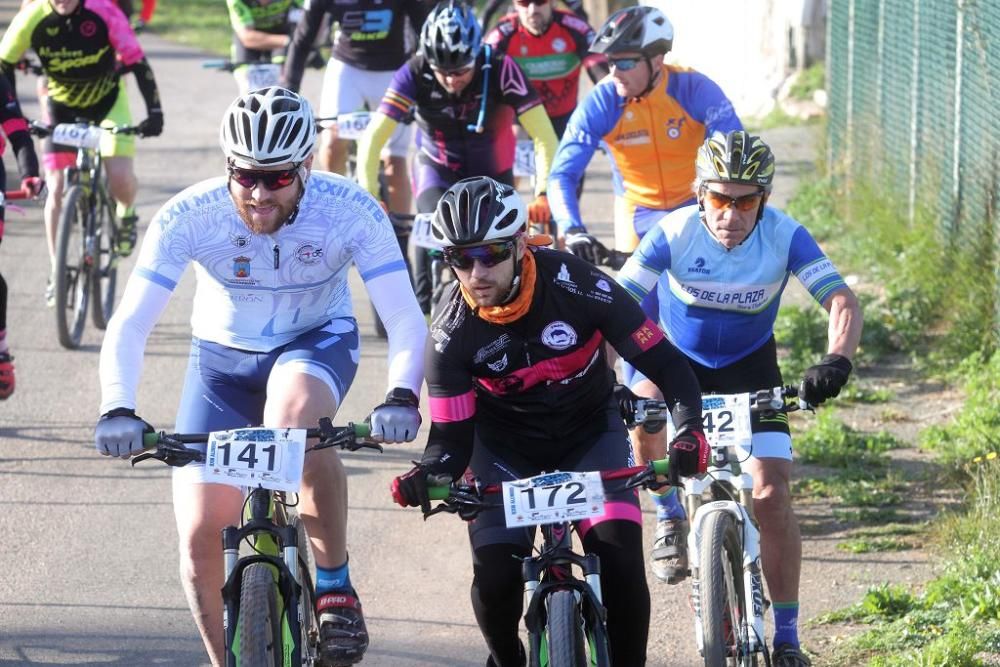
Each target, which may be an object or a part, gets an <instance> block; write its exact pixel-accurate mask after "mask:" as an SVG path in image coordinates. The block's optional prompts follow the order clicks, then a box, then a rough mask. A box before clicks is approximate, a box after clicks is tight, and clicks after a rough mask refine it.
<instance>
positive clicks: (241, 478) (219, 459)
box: [205, 428, 306, 492]
mask: <svg viewBox="0 0 1000 667" xmlns="http://www.w3.org/2000/svg"><path fill="white" fill-rule="evenodd" d="M305 450H306V431H305V429H301V428H239V429H233V430H232V431H215V432H213V433H211V434H209V437H208V450H207V451H206V452H205V478H206V481H209V482H217V483H219V484H228V485H230V486H241V487H242V486H249V487H255V486H262V487H264V488H265V489H274V490H278V491H289V492H294V491H298V490H299V486H300V485H301V483H302V466H303V463H304V458H303V457H304V455H305Z"/></svg>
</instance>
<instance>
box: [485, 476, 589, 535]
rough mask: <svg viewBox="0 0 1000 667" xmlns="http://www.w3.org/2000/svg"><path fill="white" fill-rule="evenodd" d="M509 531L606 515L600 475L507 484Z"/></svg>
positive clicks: (505, 506) (504, 492)
mask: <svg viewBox="0 0 1000 667" xmlns="http://www.w3.org/2000/svg"><path fill="white" fill-rule="evenodd" d="M502 486H503V507H504V518H505V519H506V522H507V527H508V528H516V527H519V526H538V525H541V524H546V523H557V522H560V521H579V520H581V519H588V518H590V517H594V516H602V515H603V514H604V483H603V482H602V481H601V473H599V472H553V473H545V474H542V475H536V476H535V477H529V478H527V479H519V480H516V481H513V482H504V483H503V485H502Z"/></svg>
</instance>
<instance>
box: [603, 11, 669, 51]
mask: <svg viewBox="0 0 1000 667" xmlns="http://www.w3.org/2000/svg"><path fill="white" fill-rule="evenodd" d="M673 45H674V26H673V25H671V23H670V20H669V19H668V18H667V17H666V16H665V15H664V14H663V12H661V11H660V10H659V9H656V8H655V7H647V6H644V5H639V6H635V7H626V8H625V9H620V10H618V11H617V12H615V13H614V14H612V15H611V16H609V17H608V20H607V21H605V22H604V25H602V26H601V27H600V29H599V30H598V31H597V36H596V37H595V38H594V42H593V44H591V45H590V52H591V53H601V54H604V55H606V56H613V55H615V54H617V53H641V54H642V55H644V56H646V57H647V58H652V57H653V56H660V55H664V54H666V53H667V52H668V51H670V49H671V47H672V46H673Z"/></svg>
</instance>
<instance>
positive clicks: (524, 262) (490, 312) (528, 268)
mask: <svg viewBox="0 0 1000 667" xmlns="http://www.w3.org/2000/svg"><path fill="white" fill-rule="evenodd" d="M534 240H535V239H534V238H532V239H529V240H528V244H529V245H537V243H532V241H534ZM539 240H541V239H539ZM461 288H462V297H463V298H464V299H465V303H467V304H469V308H471V309H472V312H474V313H475V314H476V315H477V316H479V317H480V318H482V319H484V320H486V321H487V322H492V323H493V324H509V323H511V322H513V321H514V320H517V319H518V318H520V317H523V316H524V314H525V313H527V312H528V309H529V308H530V307H531V298H532V297H533V296H534V295H535V253H534V252H533V251H532V250H531V249H530V248H528V249H527V250H526V251H525V253H524V257H522V258H521V286H520V288H519V290H518V293H517V297H515V298H514V300H513V301H511V302H510V303H505V304H504V305H502V306H485V307H481V306H477V305H476V302H475V300H474V299H473V298H472V296H470V295H469V293H468V292H467V291H466V290H465V286H464V285H462V286H461Z"/></svg>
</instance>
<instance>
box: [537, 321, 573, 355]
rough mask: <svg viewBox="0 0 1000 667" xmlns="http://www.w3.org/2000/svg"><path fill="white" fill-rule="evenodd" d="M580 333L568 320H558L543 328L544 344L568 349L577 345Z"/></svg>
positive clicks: (554, 348) (549, 346)
mask: <svg viewBox="0 0 1000 667" xmlns="http://www.w3.org/2000/svg"><path fill="white" fill-rule="evenodd" d="M577 339H578V335H577V333H576V329H574V328H573V327H572V326H570V324H569V323H568V322H563V321H562V320H556V321H555V322H550V323H549V324H548V325H547V326H546V327H545V328H544V329H542V344H543V345H545V347H548V348H552V349H553V350H566V349H568V348H571V347H573V346H574V345H576V341H577Z"/></svg>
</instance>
